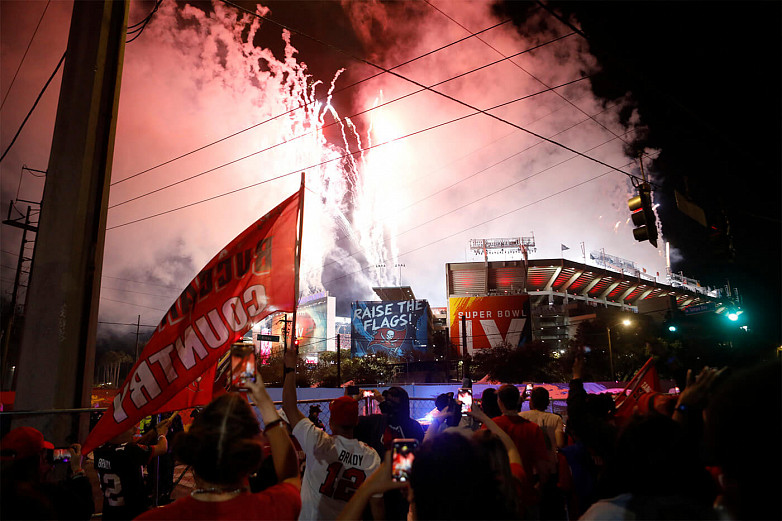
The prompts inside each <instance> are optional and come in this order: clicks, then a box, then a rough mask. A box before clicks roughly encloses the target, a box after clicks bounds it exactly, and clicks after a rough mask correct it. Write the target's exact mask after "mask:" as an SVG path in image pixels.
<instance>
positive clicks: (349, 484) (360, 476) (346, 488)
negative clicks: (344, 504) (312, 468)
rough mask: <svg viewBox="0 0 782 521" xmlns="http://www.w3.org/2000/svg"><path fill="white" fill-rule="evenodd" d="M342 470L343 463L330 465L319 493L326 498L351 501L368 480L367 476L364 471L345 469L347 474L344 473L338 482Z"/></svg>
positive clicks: (353, 468)
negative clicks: (357, 490)
mask: <svg viewBox="0 0 782 521" xmlns="http://www.w3.org/2000/svg"><path fill="white" fill-rule="evenodd" d="M341 470H342V463H340V462H339V461H335V462H334V463H332V464H331V465H329V466H328V475H326V480H325V481H324V482H323V484H322V485H321V486H320V489H318V491H319V492H320V493H321V494H323V495H324V496H328V497H331V498H334V499H339V500H340V501H349V500H350V498H351V497H353V494H354V493H355V492H356V489H357V488H358V487H360V486H361V484H362V483H363V482H364V480H365V479H366V478H367V475H366V473H364V471H363V470H361V469H357V468H355V467H351V468H349V469H345V472H343V473H342V477H341V478H339V480H338V479H337V476H339V473H340V471H341ZM335 483H336V486H335Z"/></svg>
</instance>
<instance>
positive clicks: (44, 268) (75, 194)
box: [13, 0, 128, 445]
mask: <svg viewBox="0 0 782 521" xmlns="http://www.w3.org/2000/svg"><path fill="white" fill-rule="evenodd" d="M127 16H128V1H127V0H123V1H114V0H102V1H92V2H74V3H73V14H72V16H71V27H70V33H69V36H68V46H67V49H66V59H65V67H64V69H63V76H62V86H61V88H60V97H59V102H58V105H57V117H56V120H55V124H54V134H53V137H52V148H51V153H50V157H49V165H48V168H47V169H46V171H47V178H46V185H45V187H44V192H43V202H42V204H41V216H40V221H39V224H38V228H39V229H38V235H37V237H36V243H35V254H34V255H33V267H32V274H31V277H30V286H29V288H28V293H27V299H26V305H25V325H24V328H23V334H22V345H21V349H20V353H19V369H18V373H17V374H18V376H17V385H16V404H15V407H16V408H17V409H18V410H41V409H67V408H72V407H89V405H90V395H91V392H92V383H93V372H94V370H95V336H96V331H97V325H98V300H99V297H100V279H101V272H102V269H103V249H104V239H105V233H106V215H107V213H108V198H109V184H110V181H111V165H112V159H113V157H114V137H115V130H116V122H117V108H118V105H119V93H120V82H121V77H122V61H123V56H124V51H125V36H126V27H127ZM75 420H77V418H76V417H70V416H68V415H45V416H31V417H23V418H21V419H20V420H19V421H18V423H17V422H16V421H14V422H13V423H14V424H16V425H19V424H25V425H31V424H32V426H34V427H37V428H39V430H41V431H42V432H43V434H44V436H45V437H46V439H47V440H50V441H52V442H53V443H55V445H57V444H64V443H65V441H66V438H67V437H68V436H70V435H74V434H76V435H77V438H78V439H84V437H85V436H86V435H87V430H88V428H89V417H88V415H81V416H80V417H78V421H75Z"/></svg>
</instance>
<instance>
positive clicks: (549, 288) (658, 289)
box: [526, 259, 715, 308]
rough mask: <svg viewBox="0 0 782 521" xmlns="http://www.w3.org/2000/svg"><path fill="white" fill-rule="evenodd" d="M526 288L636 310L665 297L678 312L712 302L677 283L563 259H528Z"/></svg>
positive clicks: (705, 294)
mask: <svg viewBox="0 0 782 521" xmlns="http://www.w3.org/2000/svg"><path fill="white" fill-rule="evenodd" d="M526 287H527V291H528V292H529V293H531V294H532V293H534V292H537V291H540V292H554V293H560V294H562V295H563V296H564V295H567V296H569V297H582V298H584V299H586V300H590V299H595V300H598V301H605V302H607V303H613V304H618V305H629V306H637V305H638V302H639V301H641V300H644V299H649V298H654V297H665V296H668V295H673V296H674V297H675V298H676V303H677V305H678V307H680V308H685V307H687V306H693V305H697V304H705V303H707V302H714V300H715V298H714V297H712V296H710V295H708V294H707V292H706V290H705V289H704V290H702V291H700V290H699V289H698V288H688V287H685V286H683V285H677V283H673V284H671V285H669V284H664V283H662V282H659V281H657V280H656V277H654V276H652V275H647V274H645V273H642V272H641V273H638V272H635V273H620V272H616V271H612V270H607V269H605V268H599V267H597V266H590V265H587V264H581V263H578V262H573V261H569V260H566V259H535V260H533V259H530V261H529V262H528V269H527V283H526Z"/></svg>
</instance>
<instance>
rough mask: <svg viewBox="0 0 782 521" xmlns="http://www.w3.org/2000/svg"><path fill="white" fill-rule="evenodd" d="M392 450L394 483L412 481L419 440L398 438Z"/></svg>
mask: <svg viewBox="0 0 782 521" xmlns="http://www.w3.org/2000/svg"><path fill="white" fill-rule="evenodd" d="M393 443H394V445H393V448H392V449H391V477H392V479H393V480H394V481H400V482H406V481H410V472H411V471H412V470H413V459H414V458H415V451H416V449H417V448H418V440H416V439H414V438H397V439H395V440H394V442H393Z"/></svg>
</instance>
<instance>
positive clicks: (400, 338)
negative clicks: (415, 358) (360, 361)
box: [351, 300, 429, 356]
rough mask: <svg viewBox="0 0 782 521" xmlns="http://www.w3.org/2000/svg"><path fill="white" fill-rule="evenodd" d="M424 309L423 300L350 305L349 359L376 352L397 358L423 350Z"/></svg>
mask: <svg viewBox="0 0 782 521" xmlns="http://www.w3.org/2000/svg"><path fill="white" fill-rule="evenodd" d="M428 306H429V305H428V303H427V302H426V301H425V300H401V301H393V302H365V301H357V302H353V304H352V313H351V338H352V346H351V351H352V354H353V356H364V355H367V354H375V353H378V352H385V353H388V354H391V355H394V356H399V355H400V354H402V353H403V352H404V351H409V350H410V349H413V348H416V349H418V348H423V347H425V346H426V342H427V336H428V335H427V333H428V331H427V313H426V310H427V308H428Z"/></svg>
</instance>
